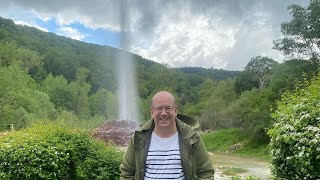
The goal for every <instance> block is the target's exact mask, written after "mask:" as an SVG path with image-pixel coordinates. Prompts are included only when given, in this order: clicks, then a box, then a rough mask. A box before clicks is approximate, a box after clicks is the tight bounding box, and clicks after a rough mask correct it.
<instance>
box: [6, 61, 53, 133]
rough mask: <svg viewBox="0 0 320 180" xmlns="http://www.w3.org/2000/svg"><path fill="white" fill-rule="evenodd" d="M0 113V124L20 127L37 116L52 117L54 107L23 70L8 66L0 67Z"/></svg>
mask: <svg viewBox="0 0 320 180" xmlns="http://www.w3.org/2000/svg"><path fill="white" fill-rule="evenodd" d="M0 114H1V116H0V124H14V125H15V128H21V127H25V126H26V125H28V124H30V123H31V122H32V121H33V120H35V119H38V118H50V119H53V118H54V117H55V109H54V106H53V104H52V103H51V102H50V101H49V97H48V95H47V94H45V93H43V92H41V91H40V88H39V87H38V85H37V84H36V82H35V81H34V80H33V79H32V78H31V77H30V76H29V75H27V73H26V72H25V71H23V70H21V69H20V68H19V67H17V66H9V67H0ZM0 129H2V130H3V129H7V127H5V126H0Z"/></svg>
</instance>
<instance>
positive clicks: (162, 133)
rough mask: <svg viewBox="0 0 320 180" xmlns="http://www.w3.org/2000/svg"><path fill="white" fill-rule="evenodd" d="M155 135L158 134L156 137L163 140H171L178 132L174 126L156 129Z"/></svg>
mask: <svg viewBox="0 0 320 180" xmlns="http://www.w3.org/2000/svg"><path fill="white" fill-rule="evenodd" d="M153 131H154V133H156V135H158V136H159V137H162V138H169V137H171V136H173V135H174V134H175V133H176V132H177V131H178V130H177V126H174V127H172V128H170V129H169V128H157V127H155V128H154V130H153Z"/></svg>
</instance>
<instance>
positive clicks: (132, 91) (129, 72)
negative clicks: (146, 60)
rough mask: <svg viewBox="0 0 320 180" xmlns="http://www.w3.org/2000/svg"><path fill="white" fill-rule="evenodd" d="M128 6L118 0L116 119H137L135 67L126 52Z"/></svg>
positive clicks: (127, 44)
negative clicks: (119, 29) (118, 51)
mask: <svg viewBox="0 0 320 180" xmlns="http://www.w3.org/2000/svg"><path fill="white" fill-rule="evenodd" d="M128 17H129V8H128V1H127V0H120V25H121V34H120V48H121V51H120V53H119V55H118V59H117V72H118V104H119V111H118V120H130V121H136V122H137V121H138V107H137V97H138V93H137V87H136V75H135V67H134V63H133V59H132V55H131V54H130V53H128V48H129V45H130V37H129V35H130V34H129V32H130V28H129V25H130V24H129V18H128Z"/></svg>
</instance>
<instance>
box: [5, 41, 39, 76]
mask: <svg viewBox="0 0 320 180" xmlns="http://www.w3.org/2000/svg"><path fill="white" fill-rule="evenodd" d="M41 60H42V58H41V57H40V56H39V55H38V54H37V53H36V52H35V51H31V50H29V49H25V48H18V47H17V46H16V44H14V43H3V44H0V66H1V67H8V66H10V65H13V64H16V65H19V66H20V67H21V69H23V70H25V71H26V72H28V71H29V70H30V69H31V68H35V67H39V66H40V64H41Z"/></svg>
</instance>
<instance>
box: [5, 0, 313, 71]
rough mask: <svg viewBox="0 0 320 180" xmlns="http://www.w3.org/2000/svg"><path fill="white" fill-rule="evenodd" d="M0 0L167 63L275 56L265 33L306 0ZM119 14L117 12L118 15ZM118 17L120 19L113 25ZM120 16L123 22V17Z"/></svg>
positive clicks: (239, 64)
mask: <svg viewBox="0 0 320 180" xmlns="http://www.w3.org/2000/svg"><path fill="white" fill-rule="evenodd" d="M119 2H120V0H90V1H88V0H0V16H1V17H4V18H9V19H12V20H13V21H14V22H15V23H16V24H21V25H27V26H33V27H36V28H38V29H40V30H42V31H46V32H53V33H56V34H58V35H62V36H66V37H69V38H72V39H76V40H80V41H84V42H89V43H95V44H99V45H107V46H111V47H116V48H120V47H122V46H121V43H120V40H121V35H122V33H121V30H125V32H126V35H127V37H128V38H127V39H126V40H127V41H126V42H127V43H126V44H127V46H126V50H128V51H130V52H132V53H134V54H138V55H140V56H142V57H144V58H146V59H150V60H153V61H156V62H159V63H162V64H166V65H167V66H168V67H205V68H217V69H224V70H243V69H244V67H245V66H246V65H247V64H248V62H249V61H250V59H251V58H253V57H256V56H268V57H270V58H272V59H274V60H275V61H278V62H283V60H284V58H285V57H284V56H283V54H282V53H281V52H279V51H277V50H274V49H273V41H274V40H277V39H280V38H281V37H283V35H282V33H281V23H283V22H288V21H290V20H291V19H292V16H291V14H290V11H288V9H287V7H288V6H289V5H290V4H299V5H302V6H306V5H308V1H307V0H128V1H126V0H123V2H126V3H125V5H124V6H122V7H123V8H122V9H121V8H120V7H121V6H120V3H119ZM121 17H125V18H124V21H121ZM121 22H122V25H121ZM123 22H125V23H123Z"/></svg>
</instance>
